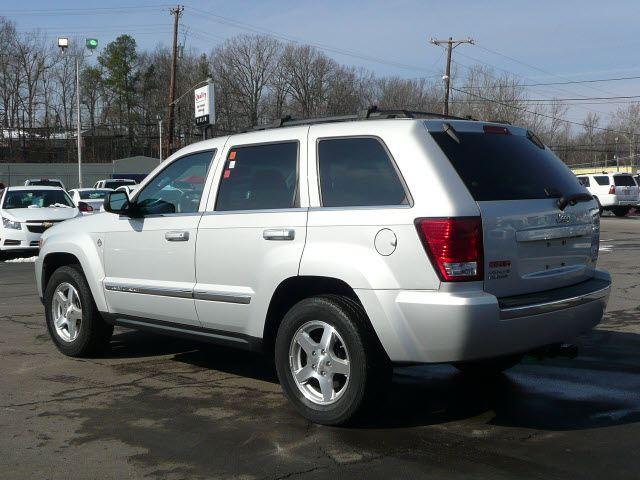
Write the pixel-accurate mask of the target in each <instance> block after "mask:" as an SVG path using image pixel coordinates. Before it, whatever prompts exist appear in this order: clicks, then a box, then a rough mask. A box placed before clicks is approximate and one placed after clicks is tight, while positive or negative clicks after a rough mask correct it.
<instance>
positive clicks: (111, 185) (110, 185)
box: [104, 180, 136, 188]
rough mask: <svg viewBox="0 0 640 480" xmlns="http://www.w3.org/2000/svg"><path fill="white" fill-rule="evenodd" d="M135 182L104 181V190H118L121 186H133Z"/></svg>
mask: <svg viewBox="0 0 640 480" xmlns="http://www.w3.org/2000/svg"><path fill="white" fill-rule="evenodd" d="M135 184H136V182H135V181H134V180H119V181H116V180H105V182H104V188H118V187H121V186H123V185H135Z"/></svg>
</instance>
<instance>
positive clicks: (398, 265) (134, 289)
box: [36, 110, 611, 424]
mask: <svg viewBox="0 0 640 480" xmlns="http://www.w3.org/2000/svg"><path fill="white" fill-rule="evenodd" d="M398 117H405V118H398ZM411 117H414V118H411ZM105 210H106V211H107V212H110V213H107V214H104V215H94V216H88V217H85V218H82V219H78V220H74V221H71V222H65V223H64V224H61V225H58V226H55V227H54V228H52V229H50V230H48V231H47V232H46V233H45V234H44V237H43V241H44V244H43V246H42V250H41V254H40V256H39V258H38V261H37V263H36V276H37V281H38V282H37V283H38V288H39V291H40V295H41V297H42V298H43V301H44V305H45V314H46V318H47V325H48V327H49V331H50V334H51V338H52V339H53V341H54V343H55V344H56V345H57V347H58V348H59V349H60V350H61V351H62V352H63V353H64V354H66V355H71V356H84V355H89V354H91V353H92V352H94V351H96V350H97V349H99V348H102V347H104V346H105V345H106V344H107V343H108V342H109V339H110V338H111V334H112V332H113V326H114V325H122V326H125V327H130V328H140V329H148V330H152V331H156V332H162V333H166V334H168V335H179V336H183V337H190V338H195V339H199V340H205V341H209V342H213V343H217V344H221V345H228V346H234V347H238V348H243V349H247V350H258V351H263V352H267V353H268V354H269V355H273V358H274V359H275V364H276V368H277V372H278V376H279V379H280V382H281V384H282V387H283V390H284V392H285V393H286V395H287V396H288V398H289V399H290V400H291V402H292V403H293V405H294V406H295V407H296V408H297V409H298V411H299V412H300V413H301V414H302V415H304V416H305V417H307V418H309V419H311V420H312V421H314V422H318V423H323V424H340V423H344V422H347V421H349V420H351V419H353V418H354V417H355V416H356V415H357V414H358V413H360V412H362V411H363V409H364V407H365V406H366V405H367V404H368V403H372V402H376V401H378V400H379V398H380V397H379V395H380V394H382V393H384V392H385V391H386V390H387V389H388V387H389V386H390V385H391V384H390V382H389V379H390V376H391V372H392V369H391V367H392V366H393V365H407V364H418V363H452V364H454V365H455V366H456V367H458V368H459V369H461V370H462V371H464V372H466V373H468V374H472V375H490V374H496V373H497V372H500V371H502V370H505V369H507V368H509V367H511V366H513V365H514V364H516V363H517V362H518V361H519V360H520V359H521V358H522V356H523V355H524V354H526V353H528V352H531V351H532V350H536V351H537V352H542V351H544V349H545V348H554V346H557V345H559V344H560V343H562V342H566V341H568V340H570V339H571V338H573V337H575V336H576V335H579V334H581V333H583V332H586V331H588V330H590V329H591V328H593V327H594V326H595V325H596V324H597V323H598V322H599V321H600V320H601V318H602V315H603V312H604V309H605V306H606V303H607V300H608V297H609V291H610V285H611V280H610V277H609V275H608V274H607V273H606V272H604V271H602V270H598V269H597V268H596V262H597V260H598V245H599V231H600V230H599V228H600V223H599V222H600V220H599V216H598V206H597V203H596V202H595V201H594V200H593V198H592V197H591V195H589V193H588V192H587V191H586V190H585V189H584V187H583V186H582V185H580V183H579V182H578V180H577V179H576V178H575V176H574V175H573V174H572V173H571V171H570V170H569V169H568V168H567V167H566V166H565V165H564V164H563V163H562V162H561V161H560V160H559V159H558V158H557V157H556V156H555V155H554V154H553V153H552V152H551V151H550V150H549V149H548V148H546V147H545V146H544V145H543V144H542V143H541V142H540V140H539V139H538V138H537V137H536V136H535V135H534V134H533V133H531V132H528V131H527V130H525V129H522V128H519V127H516V126H510V125H509V126H505V125H502V124H496V123H486V122H479V121H470V120H457V119H452V118H450V117H440V116H437V115H431V116H430V117H427V118H416V116H415V114H410V113H405V114H399V113H398V112H394V113H389V114H386V113H385V112H381V111H375V110H374V111H370V112H369V114H367V115H366V116H363V117H361V118H359V117H345V118H340V119H336V118H333V119H331V121H297V122H296V121H294V122H288V123H287V122H282V123H281V124H279V126H277V127H274V128H267V129H263V130H258V131H252V132H248V133H241V134H237V135H231V136H226V137H220V138H215V139H211V140H206V141H203V142H200V143H196V144H194V145H190V146H188V147H186V148H184V149H182V150H180V151H178V152H177V153H175V154H173V155H172V156H171V157H170V158H169V159H167V160H166V161H165V162H163V163H162V165H160V166H159V167H158V168H157V169H156V170H155V171H154V172H152V173H151V174H150V175H149V176H148V177H147V178H146V179H145V181H144V182H143V183H142V184H141V185H140V187H139V188H138V189H137V190H136V192H135V193H134V195H133V196H132V197H131V198H129V197H128V195H127V193H126V192H112V193H110V194H109V196H108V197H107V199H106V201H105Z"/></svg>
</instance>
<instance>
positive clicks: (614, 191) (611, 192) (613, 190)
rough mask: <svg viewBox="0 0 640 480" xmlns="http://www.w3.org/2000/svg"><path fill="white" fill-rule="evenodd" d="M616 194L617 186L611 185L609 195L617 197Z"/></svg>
mask: <svg viewBox="0 0 640 480" xmlns="http://www.w3.org/2000/svg"><path fill="white" fill-rule="evenodd" d="M615 193H616V186H615V185H611V186H610V187H609V195H615Z"/></svg>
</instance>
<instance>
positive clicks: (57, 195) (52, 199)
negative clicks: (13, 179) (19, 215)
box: [2, 190, 75, 210]
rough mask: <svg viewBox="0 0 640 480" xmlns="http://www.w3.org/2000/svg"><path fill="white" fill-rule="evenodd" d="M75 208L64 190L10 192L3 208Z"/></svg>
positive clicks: (5, 198)
mask: <svg viewBox="0 0 640 480" xmlns="http://www.w3.org/2000/svg"><path fill="white" fill-rule="evenodd" d="M54 206H59V207H74V206H75V205H74V204H73V202H72V201H71V198H69V195H67V192H65V191H63V190H9V191H8V192H7V195H6V196H5V197H4V204H3V205H2V208H6V209H7V210H8V209H11V208H29V207H42V208H44V207H54Z"/></svg>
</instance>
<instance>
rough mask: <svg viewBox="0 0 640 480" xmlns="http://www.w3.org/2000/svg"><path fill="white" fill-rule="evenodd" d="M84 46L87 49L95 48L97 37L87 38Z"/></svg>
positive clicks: (96, 46)
mask: <svg viewBox="0 0 640 480" xmlns="http://www.w3.org/2000/svg"><path fill="white" fill-rule="evenodd" d="M86 46H87V48H88V49H89V50H95V49H96V48H98V39H97V38H87V40H86Z"/></svg>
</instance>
